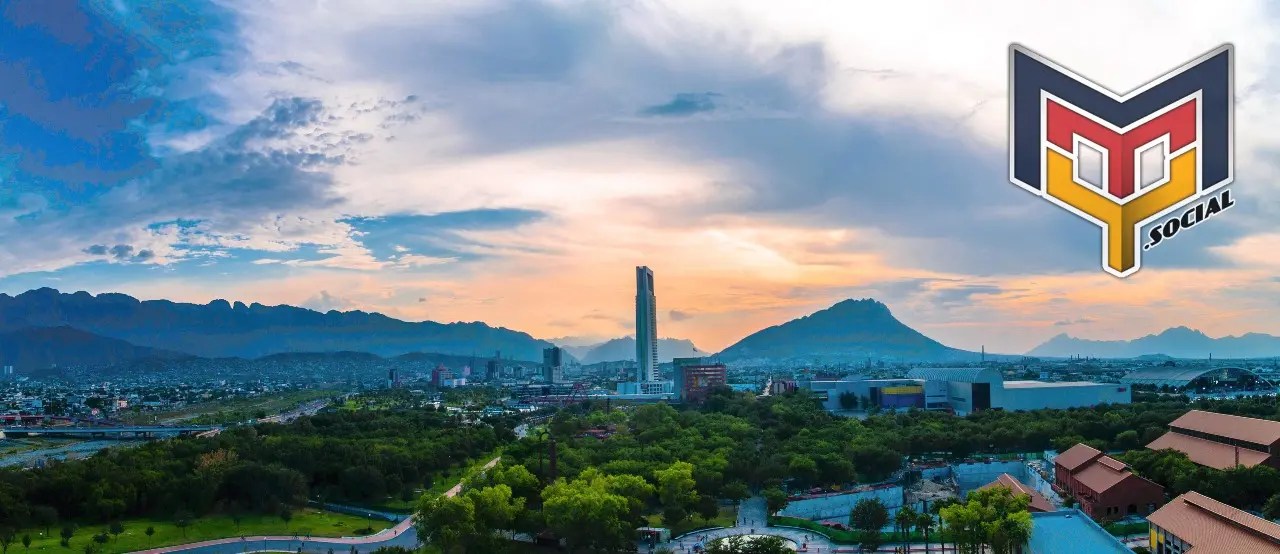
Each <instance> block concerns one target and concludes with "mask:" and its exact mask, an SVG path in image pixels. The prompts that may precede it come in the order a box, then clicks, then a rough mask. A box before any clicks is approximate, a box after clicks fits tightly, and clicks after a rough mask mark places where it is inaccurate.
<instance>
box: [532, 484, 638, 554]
mask: <svg viewBox="0 0 1280 554" xmlns="http://www.w3.org/2000/svg"><path fill="white" fill-rule="evenodd" d="M612 481H613V479H612V478H610V477H607V476H604V475H601V474H600V473H599V472H597V471H595V470H587V471H584V472H583V473H582V475H581V476H579V477H578V478H577V479H574V480H572V481H567V480H565V479H558V480H557V481H556V482H554V483H552V484H551V485H550V486H548V487H547V488H546V489H543V491H542V515H543V517H544V519H545V520H546V524H547V526H548V527H549V528H550V529H551V530H552V532H554V533H555V534H556V535H557V536H559V537H561V538H563V539H564V540H565V543H566V545H567V546H568V547H569V550H570V551H571V552H581V551H588V552H599V551H614V550H621V549H624V548H635V545H634V543H632V535H633V534H634V533H635V529H636V528H637V527H639V526H640V524H641V523H642V522H641V521H637V520H636V519H633V518H632V517H631V501H630V499H628V498H627V497H625V496H623V495H622V494H619V493H618V492H616V491H617V489H616V487H614V485H613V483H612ZM611 487H613V488H611Z"/></svg>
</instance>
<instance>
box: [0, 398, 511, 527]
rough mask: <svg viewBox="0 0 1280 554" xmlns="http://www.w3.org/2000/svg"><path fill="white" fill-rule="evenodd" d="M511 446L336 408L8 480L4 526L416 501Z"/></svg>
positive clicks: (436, 421) (446, 424) (438, 420)
mask: <svg viewBox="0 0 1280 554" xmlns="http://www.w3.org/2000/svg"><path fill="white" fill-rule="evenodd" d="M512 438H514V435H513V434H512V432H511V425H510V424H509V422H503V423H501V424H500V425H498V426H496V427H495V426H489V425H463V424H461V423H460V422H459V421H457V419H456V418H450V417H449V416H447V415H446V414H444V413H442V412H437V411H435V410H431V409H414V410H403V411H356V412H352V411H342V410H340V411H334V412H332V413H322V414H318V415H316V416H313V417H309V418H302V419H300V420H298V421H296V422H294V423H292V424H290V425H281V424H274V423H272V424H263V425H258V426H256V427H241V428H234V429H229V430H227V431H224V432H223V433H221V434H219V435H218V436H217V437H214V438H204V439H194V438H179V439H173V440H166V441H156V442H152V443H148V444H145V445H141V446H138V447H135V448H119V449H109V450H104V451H102V452H100V453H98V454H97V455H95V456H92V457H90V458H87V459H83V460H76V461H72V462H61V463H59V462H54V463H50V464H49V465H48V466H47V467H46V468H44V469H42V470H37V471H22V470H18V469H4V470H0V520H3V521H7V522H12V524H14V526H15V527H23V528H26V527H36V526H39V527H46V526H51V525H53V523H54V522H56V521H57V520H58V518H61V519H62V520H64V521H66V520H72V521H82V522H108V521H112V520H115V519H119V518H124V517H134V516H165V517H168V516H171V515H172V514H174V513H177V512H179V511H187V512H190V513H192V514H195V515H197V516H198V515H203V514H207V513H210V512H213V511H218V510H232V509H234V510H248V511H256V512H261V513H275V512H277V511H278V510H279V508H280V507H281V506H288V505H296V504H301V503H304V502H306V500H307V498H308V497H309V496H318V497H321V498H323V499H324V500H325V501H328V502H366V503H376V502H382V501H385V500H386V499H387V496H388V495H394V496H407V495H411V494H412V491H413V489H414V488H415V487H421V486H423V485H426V484H428V483H429V482H431V481H432V480H433V479H436V478H437V476H438V475H439V474H441V473H442V472H444V471H447V470H448V469H449V468H450V466H453V465H456V464H458V463H459V462H461V461H464V460H467V459H471V458H476V457H478V456H481V455H483V454H485V453H487V452H489V451H492V450H493V449H494V448H496V447H498V446H499V445H501V444H502V443H503V442H504V441H506V440H509V439H512Z"/></svg>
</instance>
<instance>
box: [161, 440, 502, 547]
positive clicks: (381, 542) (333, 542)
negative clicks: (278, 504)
mask: <svg viewBox="0 0 1280 554" xmlns="http://www.w3.org/2000/svg"><path fill="white" fill-rule="evenodd" d="M501 459H502V457H501V456H498V457H497V458H494V459H492V460H489V463H487V464H485V465H484V467H483V468H482V469H489V468H491V467H493V466H495V465H497V464H498V460H501ZM461 491H462V483H461V482H459V483H458V484H457V485H455V486H454V487H453V488H452V489H449V491H448V492H446V493H444V494H445V496H457V495H458V493H459V492H461ZM382 546H403V547H405V548H408V549H410V550H413V549H416V548H417V547H418V533H416V532H415V531H414V529H413V518H412V517H410V518H405V520H404V521H401V522H400V523H398V524H397V525H396V526H395V527H392V528H390V529H384V530H383V531H381V532H378V533H375V534H372V535H366V536H363V537H312V538H306V537H288V536H264V537H234V538H229V539H216V540H211V541H202V542H193V543H187V544H178V545H173V546H165V547H162V548H152V549H150V550H139V551H137V552H139V553H140V554H167V553H169V552H183V553H185V554H244V553H246V552H262V551H272V552H298V550H299V549H301V550H302V552H318V553H322V554H327V553H328V552H329V551H330V550H332V551H333V553H334V554H349V553H350V552H351V550H352V549H353V548H354V549H355V550H356V551H358V552H366V553H367V552H372V551H373V550H375V549H377V548H378V547H382Z"/></svg>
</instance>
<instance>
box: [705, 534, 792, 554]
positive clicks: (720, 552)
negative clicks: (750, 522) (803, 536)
mask: <svg viewBox="0 0 1280 554" xmlns="http://www.w3.org/2000/svg"><path fill="white" fill-rule="evenodd" d="M704 552H705V553H706V554H791V553H792V552H795V551H794V550H791V549H790V548H788V547H787V542H786V541H785V540H783V539H782V538H781V537H773V536H765V537H754V538H752V539H750V540H748V539H744V538H742V537H728V538H724V539H720V540H717V541H711V542H710V543H709V544H707V547H706V550H704Z"/></svg>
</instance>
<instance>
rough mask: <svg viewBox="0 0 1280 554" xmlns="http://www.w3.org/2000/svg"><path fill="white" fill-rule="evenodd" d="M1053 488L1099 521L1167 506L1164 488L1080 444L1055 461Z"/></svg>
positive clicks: (1147, 512) (1113, 459) (1150, 511)
mask: <svg viewBox="0 0 1280 554" xmlns="http://www.w3.org/2000/svg"><path fill="white" fill-rule="evenodd" d="M1053 475H1054V485H1055V486H1056V487H1057V488H1058V489H1059V490H1060V492H1061V493H1062V494H1066V495H1070V496H1072V497H1074V498H1075V499H1076V501H1078V502H1079V503H1080V511H1082V512H1084V513H1085V514H1088V516H1089V517H1092V518H1093V519H1097V520H1106V521H1115V520H1119V519H1121V518H1124V517H1125V516H1131V515H1139V516H1145V515H1147V514H1150V513H1152V512H1154V511H1155V509H1156V506H1159V505H1161V504H1162V503H1164V487H1161V486H1160V485H1157V484H1155V483H1152V482H1151V481H1148V480H1146V479H1144V478H1142V477H1139V476H1138V475H1137V474H1135V473H1133V471H1132V470H1131V469H1130V468H1129V466H1127V465H1125V463H1124V462H1121V461H1120V460H1117V459H1115V458H1112V457H1110V456H1107V455H1105V454H1103V453H1102V452H1101V451H1100V450H1098V449H1096V448H1093V447H1090V446H1088V445H1085V444H1077V445H1075V446H1073V447H1071V448H1069V449H1067V451H1066V452H1063V453H1062V454H1059V455H1058V457H1056V458H1054V459H1053Z"/></svg>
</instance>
